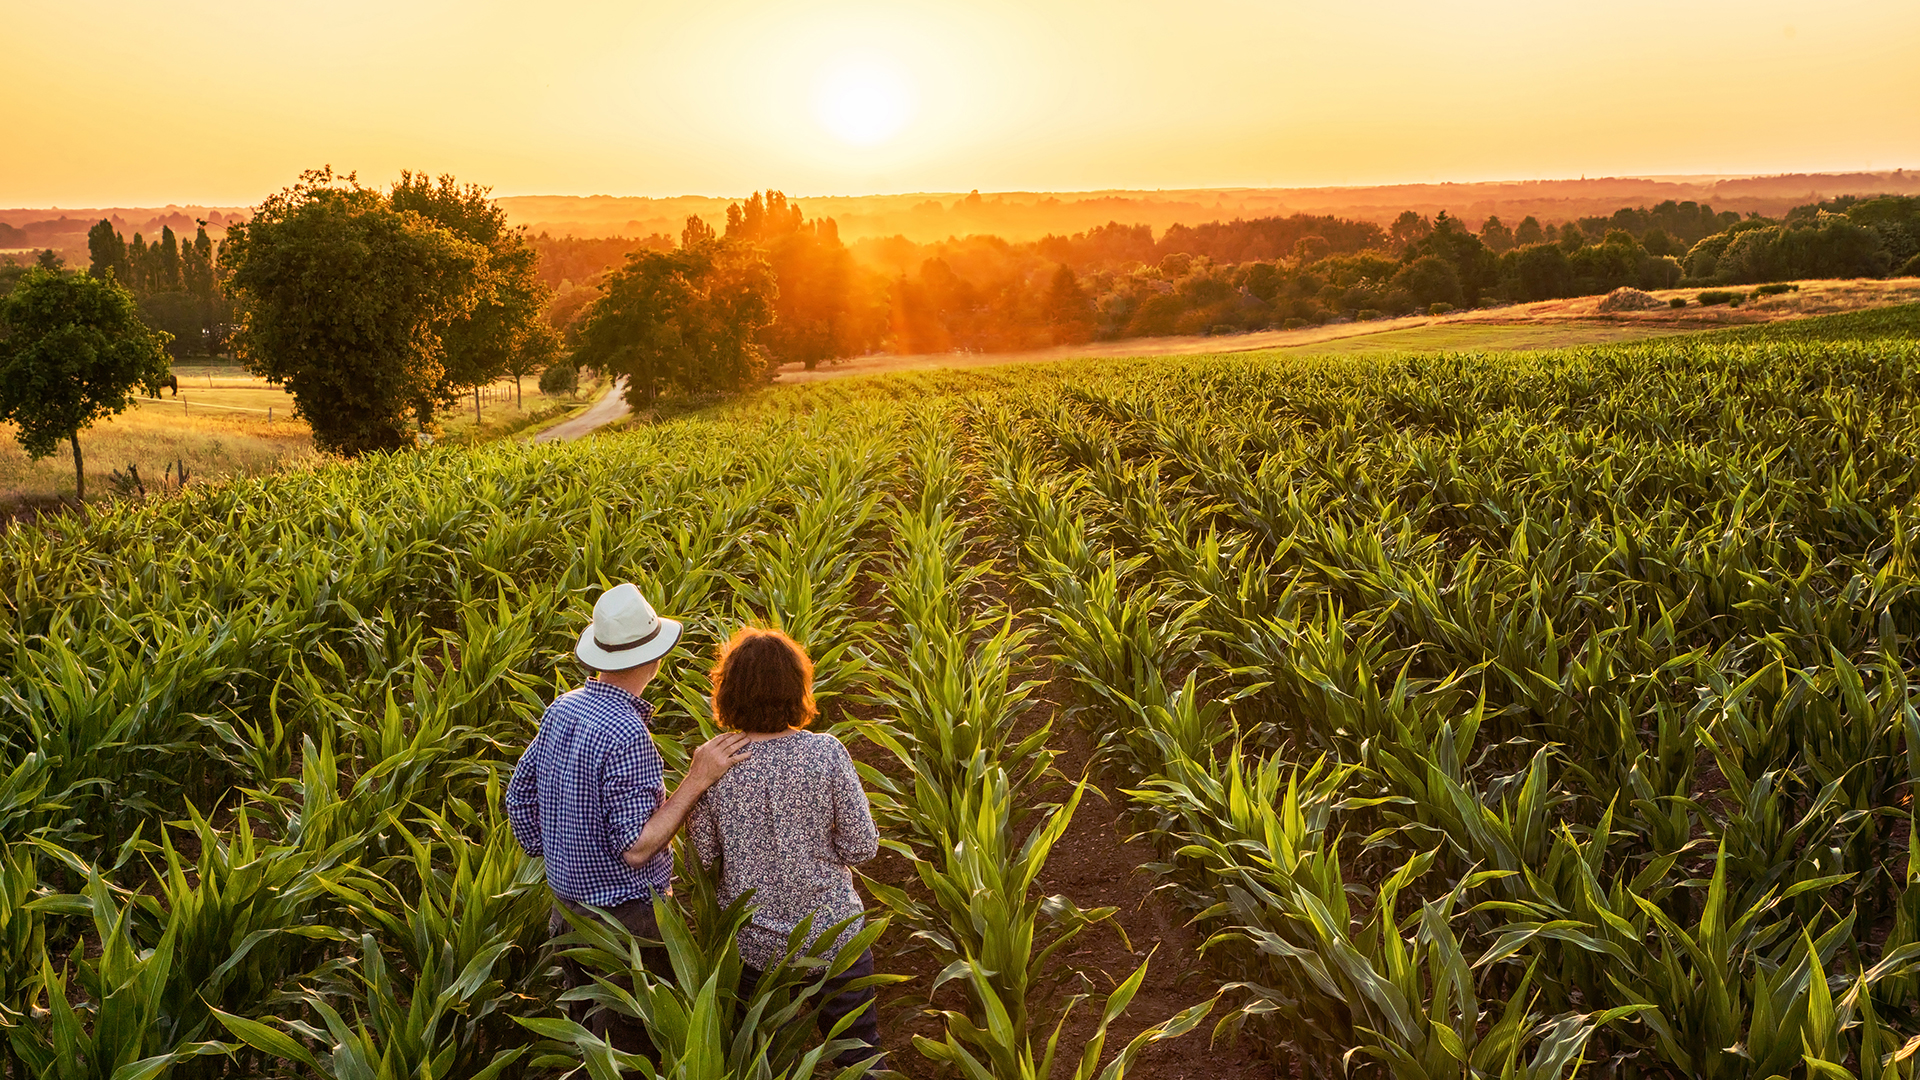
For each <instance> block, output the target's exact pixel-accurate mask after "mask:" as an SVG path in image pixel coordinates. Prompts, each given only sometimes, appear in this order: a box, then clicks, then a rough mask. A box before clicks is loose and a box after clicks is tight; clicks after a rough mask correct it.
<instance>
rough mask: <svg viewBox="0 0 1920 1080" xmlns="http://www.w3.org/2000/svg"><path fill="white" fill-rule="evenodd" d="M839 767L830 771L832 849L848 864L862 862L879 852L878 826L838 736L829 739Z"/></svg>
mask: <svg viewBox="0 0 1920 1080" xmlns="http://www.w3.org/2000/svg"><path fill="white" fill-rule="evenodd" d="M833 748H834V750H835V751H836V753H835V755H834V756H835V757H836V758H838V765H839V768H837V769H835V770H834V774H833V781H832V783H833V852H834V854H835V855H838V856H839V857H840V860H841V861H842V862H844V863H846V864H847V865H849V866H852V865H853V864H855V863H863V862H866V861H867V860H868V859H871V858H873V857H874V856H875V855H877V854H879V853H880V830H878V829H876V828H874V825H873V810H872V809H871V808H870V807H868V805H867V792H866V789H864V788H862V787H861V786H860V774H859V773H858V772H856V771H854V768H853V755H851V754H849V753H847V748H846V746H845V745H843V744H842V743H841V742H840V740H838V739H835V740H833Z"/></svg>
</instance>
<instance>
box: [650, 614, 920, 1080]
mask: <svg viewBox="0 0 1920 1080" xmlns="http://www.w3.org/2000/svg"><path fill="white" fill-rule="evenodd" d="M713 710H714V716H715V718H716V719H717V720H718V721H719V723H720V725H721V726H722V727H724V728H727V729H729V730H730V731H734V732H739V733H742V734H744V735H745V736H746V737H747V739H748V743H749V747H748V748H749V751H750V754H751V756H750V757H749V758H748V759H747V760H746V761H744V762H742V763H740V764H738V765H735V766H734V767H733V768H732V769H731V770H730V771H729V772H727V773H726V774H725V775H724V776H722V777H721V778H720V779H719V780H718V781H717V782H715V783H714V785H713V786H712V787H710V788H708V789H707V790H706V793H705V794H704V795H702V796H701V798H700V801H699V802H698V803H696V804H694V807H693V811H692V813H691V814H690V815H689V817H688V819H687V834H688V836H689V837H690V838H691V839H692V840H693V845H694V850H695V851H696V852H697V853H698V854H699V857H700V861H701V862H702V863H703V864H707V865H711V864H712V863H713V861H714V859H715V858H719V859H720V861H721V871H720V874H721V876H720V902H721V903H722V904H730V903H732V902H733V901H734V900H735V899H737V898H738V897H739V896H740V895H741V894H742V893H744V892H746V891H747V890H749V889H751V890H753V904H754V912H753V916H752V920H751V921H750V922H749V923H748V924H747V926H746V927H745V928H743V929H742V930H741V931H740V937H739V947H740V959H741V961H742V962H743V964H744V965H745V966H746V967H747V969H748V970H747V971H746V977H745V978H744V979H743V980H742V982H743V985H742V987H741V991H742V994H743V995H745V994H750V993H751V992H752V987H753V985H754V984H755V983H757V982H758V981H759V978H760V975H761V973H762V972H764V971H765V970H766V969H767V968H768V967H770V966H772V965H773V964H774V963H776V962H777V961H778V960H779V959H780V957H781V956H782V955H784V954H785V953H786V951H787V938H788V935H790V934H791V933H792V932H793V930H794V928H795V927H797V926H799V925H800V923H801V921H802V920H804V919H805V918H807V917H808V916H812V917H813V930H812V933H811V935H810V936H809V938H808V940H807V943H806V947H807V949H808V950H809V951H817V952H820V953H825V954H828V955H831V953H832V952H833V951H835V950H837V949H838V948H839V947H840V946H841V945H842V944H843V943H844V942H845V940H846V939H847V938H848V937H850V936H851V935H852V934H853V933H854V932H855V931H857V930H858V929H859V927H860V922H859V921H858V919H857V916H860V915H861V914H863V913H864V911H865V910H866V908H865V905H864V904H863V903H861V900H860V894H859V893H858V892H856V891H855V890H854V887H853V870H852V869H851V867H852V866H853V865H854V864H856V863H862V862H865V861H867V860H868V859H871V858H873V856H874V855H875V854H876V853H877V852H878V851H879V844H880V837H879V832H878V831H877V830H876V829H875V828H874V825H873V815H872V813H871V812H870V811H869V810H868V809H867V795H866V792H865V791H864V790H862V789H861V787H860V775H859V774H858V773H857V772H855V771H854V768H853V758H852V757H851V756H850V755H848V753H847V748H846V747H845V746H842V745H841V744H840V740H839V739H836V738H834V737H833V736H832V735H827V734H824V733H821V732H813V731H808V730H806V727H807V725H808V724H810V723H812V722H813V718H814V717H815V716H816V715H817V710H816V709H815V707H814V703H813V661H812V660H811V659H809V658H808V656H807V652H806V650H805V649H803V648H801V647H800V645H799V643H797V642H795V641H794V640H793V639H792V638H790V637H788V636H787V635H785V634H783V633H781V632H780V631H778V630H757V629H752V628H748V629H744V630H741V631H740V632H739V633H737V634H735V635H734V636H733V639H732V640H731V641H728V642H727V643H726V645H725V646H723V647H722V649H721V651H720V663H719V665H718V666H717V667H715V668H714V672H713ZM849 918H853V919H855V921H854V922H853V923H851V924H849V926H848V928H847V930H846V931H845V932H844V933H843V934H842V935H841V936H840V937H839V938H838V939H836V940H835V941H834V942H833V943H832V945H830V946H828V947H826V948H824V949H817V950H816V949H815V940H814V939H816V938H818V937H819V936H820V933H821V931H823V930H825V929H826V928H827V927H830V926H832V925H834V924H835V923H838V922H840V921H842V920H844V919H849ZM872 974H873V951H872V950H871V949H869V950H868V951H867V952H865V953H863V954H861V956H860V959H859V960H858V961H856V962H855V963H854V965H853V966H852V967H851V968H849V969H847V971H845V972H844V973H842V974H841V975H838V976H836V977H835V978H833V979H831V980H828V982H827V985H826V987H825V988H824V990H823V991H822V992H821V1002H820V1007H819V1025H820V1030H821V1032H822V1033H823V1034H824V1033H825V1032H827V1031H830V1030H831V1029H832V1028H833V1026H834V1025H835V1024H837V1023H839V1022H840V1020H841V1019H842V1018H843V1017H845V1016H846V1015H848V1014H849V1013H851V1012H853V1011H854V1010H855V1009H858V1008H860V1007H861V1006H862V1005H866V1009H865V1011H863V1012H862V1013H861V1014H860V1015H859V1016H857V1017H855V1018H854V1020H853V1023H852V1024H851V1025H849V1027H848V1028H847V1030H846V1032H845V1033H844V1036H845V1037H850V1038H856V1039H860V1040H862V1041H864V1042H865V1043H866V1044H867V1045H868V1047H870V1048H871V1049H867V1050H849V1051H847V1052H845V1053H843V1054H841V1055H840V1057H839V1058H837V1059H836V1063H837V1064H840V1065H851V1064H855V1063H857V1062H859V1061H862V1060H865V1059H866V1058H867V1057H868V1056H870V1055H871V1054H872V1053H873V1052H874V1051H875V1050H877V1049H879V1046H880V1028H879V1023H878V1020H877V1019H876V1018H875V1016H874V1005H873V1004H872V1002H873V989H872V987H863V988H860V989H857V990H847V989H846V985H847V984H848V983H850V982H852V981H853V980H855V979H860V978H864V977H865V976H868V975H872ZM884 1066H885V1062H884V1059H882V1060H877V1061H875V1062H874V1067H875V1068H883V1067H884Z"/></svg>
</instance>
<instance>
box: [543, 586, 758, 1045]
mask: <svg viewBox="0 0 1920 1080" xmlns="http://www.w3.org/2000/svg"><path fill="white" fill-rule="evenodd" d="M681 629H682V627H681V624H680V623H679V622H677V621H675V620H673V619H665V618H661V617H660V616H659V615H657V614H655V613H654V610H653V606H652V605H651V604H648V603H647V601H646V598H645V597H643V596H641V595H640V590H639V589H638V588H635V587H634V586H633V585H631V584H621V585H615V586H614V587H613V588H611V589H608V590H607V591H606V592H604V593H602V594H601V595H600V599H599V600H598V601H597V602H595V604H594V605H593V624H592V625H591V626H588V627H587V628H586V630H584V631H582V632H581V634H580V643H579V645H578V646H576V647H575V649H574V655H576V656H578V657H579V658H580V662H581V663H583V664H585V665H586V666H587V667H589V668H591V669H593V672H594V674H593V677H592V678H589V679H588V680H587V681H586V682H585V683H584V684H583V685H581V686H580V687H579V688H577V689H574V690H569V691H567V692H566V693H564V694H562V695H560V697H558V698H557V699H555V700H554V703H553V704H552V705H551V706H549V707H548V708H547V711H546V714H545V715H544V716H542V717H541V718H540V731H539V734H537V735H535V736H534V738H533V742H532V744H531V745H529V746H528V747H527V752H526V753H524V754H522V755H521V756H520V763H519V764H518V765H516V766H515V767H514V770H513V782H512V783H511V784H509V785H508V787H507V800H506V802H507V820H508V822H509V823H511V824H512V826H513V835H514V838H515V839H517V840H519V841H520V846H521V847H522V848H525V849H526V852H527V854H529V855H544V856H546V860H547V885H548V887H549V888H551V889H552V890H553V896H554V901H555V906H554V910H553V915H552V917H551V918H550V919H549V920H548V924H547V927H548V931H549V933H551V934H553V935H555V936H557V935H559V934H561V933H563V932H565V931H566V929H567V920H566V916H565V915H564V914H563V909H564V910H566V911H572V912H573V913H574V914H575V915H577V916H578V915H585V916H588V917H592V913H591V912H590V911H589V909H590V908H601V909H604V910H605V911H606V912H607V913H608V914H610V915H612V916H613V917H614V918H616V919H618V920H619V921H620V922H621V923H622V924H623V925H625V926H626V927H627V929H628V930H630V931H632V932H633V933H634V935H635V936H637V937H640V938H644V939H653V940H658V939H659V937H660V932H659V927H658V926H657V925H656V924H655V922H654V917H653V901H654V899H655V898H656V897H661V896H665V895H667V894H668V893H669V892H670V891H671V890H672V886H673V849H672V848H671V846H670V845H669V842H670V841H671V840H672V839H673V834H674V833H676V832H679V831H680V825H681V823H682V822H684V821H685V820H686V818H687V812H688V811H689V810H691V809H692V808H693V804H694V802H695V801H696V800H698V799H699V798H700V794H701V793H702V792H704V791H706V790H707V788H709V787H711V786H712V785H713V782H714V781H715V780H718V779H719V778H720V777H721V775H722V774H724V773H725V772H726V771H727V770H728V769H730V768H732V767H733V766H734V765H735V764H737V763H739V762H741V761H745V760H746V759H747V752H746V744H747V737H746V736H745V735H743V734H741V733H739V732H733V731H730V732H727V733H725V734H722V735H719V736H716V737H715V738H713V739H709V740H708V741H707V742H706V743H704V744H702V745H701V746H700V748H699V749H698V750H695V751H694V753H693V759H692V761H690V762H689V763H688V765H687V775H686V778H685V779H683V780H682V781H681V782H680V786H679V787H677V788H675V789H674V790H673V794H671V795H669V794H667V789H666V776H665V763H664V762H662V761H661V760H660V752H659V751H658V750H656V749H655V748H654V745H653V736H652V733H651V732H650V731H649V730H648V727H647V723H648V721H649V720H650V719H652V717H653V706H651V705H649V704H647V703H646V702H645V701H642V700H641V699H640V693H641V691H643V690H645V689H646V687H647V683H648V682H650V681H652V679H653V676H654V674H655V673H656V672H658V671H659V670H660V659H661V657H664V656H665V655H666V654H667V653H668V651H669V650H671V649H672V648H673V647H674V645H675V644H677V643H678V642H679V640H680V632H681ZM642 955H643V957H644V961H645V963H646V966H647V968H648V969H649V970H653V971H658V972H662V973H668V972H670V971H671V968H670V966H669V965H668V962H667V959H666V954H665V951H664V950H662V949H647V950H644V951H643V954H642ZM562 967H563V968H564V970H565V972H566V976H567V981H568V983H569V984H570V985H572V986H587V985H592V983H593V978H592V976H591V975H589V974H588V973H587V971H586V970H585V969H584V968H583V967H581V966H580V965H579V964H577V963H575V962H573V961H563V962H562ZM590 1005H591V1003H590V1002H584V1001H577V1002H573V1003H572V1010H573V1014H574V1019H575V1020H576V1021H584V1020H587V1019H588V1018H587V1017H586V1013H587V1012H588V1009H589V1008H590ZM590 1027H591V1029H592V1030H593V1033H594V1034H595V1035H598V1036H600V1037H601V1038H603V1039H607V1040H608V1041H609V1042H611V1043H612V1044H613V1045H614V1046H616V1047H618V1048H619V1049H622V1050H628V1051H632V1052H636V1053H646V1052H649V1051H650V1050H651V1049H652V1047H651V1044H650V1042H649V1040H648V1039H647V1038H646V1032H645V1030H644V1029H642V1028H641V1027H640V1025H639V1024H637V1023H634V1022H631V1021H626V1020H625V1019H624V1018H612V1019H611V1020H610V1019H609V1017H608V1014H606V1013H604V1012H603V1013H600V1014H598V1015H596V1016H594V1017H593V1018H591V1020H590Z"/></svg>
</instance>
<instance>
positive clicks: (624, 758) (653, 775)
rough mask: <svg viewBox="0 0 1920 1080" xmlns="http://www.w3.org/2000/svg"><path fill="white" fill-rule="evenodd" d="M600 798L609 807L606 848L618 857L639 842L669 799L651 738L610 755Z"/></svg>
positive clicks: (663, 771)
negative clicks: (654, 815) (658, 810)
mask: <svg viewBox="0 0 1920 1080" xmlns="http://www.w3.org/2000/svg"><path fill="white" fill-rule="evenodd" d="M600 796H601V798H602V800H604V805H605V806H606V808H607V825H606V828H607V845H608V847H609V849H610V850H611V853H612V855H613V856H614V857H615V858H618V857H619V856H620V855H621V853H622V852H624V851H626V850H627V849H628V848H630V847H632V846H633V842H634V841H635V840H638V839H640V830H641V829H644V828H646V827H647V819H648V818H650V817H652V816H653V812H654V811H655V810H657V809H659V808H660V804H661V803H662V802H664V801H665V800H666V797H667V781H666V767H665V763H664V762H662V761H661V760H660V751H658V750H656V749H654V746H653V740H652V739H651V738H649V737H648V736H646V735H642V736H640V738H638V739H635V740H634V741H633V742H631V743H629V744H627V745H626V746H623V747H621V748H620V749H618V750H615V751H613V752H612V753H610V754H608V755H607V757H606V761H605V763H604V764H603V765H602V766H601V770H600Z"/></svg>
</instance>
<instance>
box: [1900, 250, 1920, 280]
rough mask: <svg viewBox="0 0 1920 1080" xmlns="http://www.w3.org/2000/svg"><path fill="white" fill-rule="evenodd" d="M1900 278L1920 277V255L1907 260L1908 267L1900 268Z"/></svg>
mask: <svg viewBox="0 0 1920 1080" xmlns="http://www.w3.org/2000/svg"><path fill="white" fill-rule="evenodd" d="M1900 276H1901V277H1920V255H1915V256H1914V257H1913V258H1911V259H1908V260H1907V263H1906V265H1905V266H1902V267H1901V268H1900Z"/></svg>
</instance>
